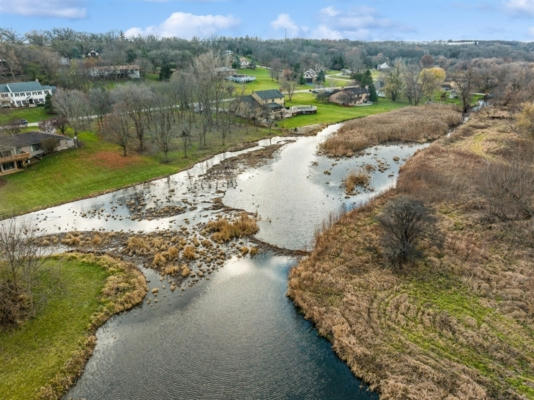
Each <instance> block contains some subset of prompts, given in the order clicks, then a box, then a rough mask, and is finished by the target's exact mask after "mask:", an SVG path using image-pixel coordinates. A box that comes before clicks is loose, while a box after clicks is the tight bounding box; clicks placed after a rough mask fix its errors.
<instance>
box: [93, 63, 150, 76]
mask: <svg viewBox="0 0 534 400" xmlns="http://www.w3.org/2000/svg"><path fill="white" fill-rule="evenodd" d="M89 76H91V78H103V79H108V78H111V79H122V78H128V79H141V70H140V68H139V65H135V64H129V65H106V66H101V67H93V68H91V69H90V70H89Z"/></svg>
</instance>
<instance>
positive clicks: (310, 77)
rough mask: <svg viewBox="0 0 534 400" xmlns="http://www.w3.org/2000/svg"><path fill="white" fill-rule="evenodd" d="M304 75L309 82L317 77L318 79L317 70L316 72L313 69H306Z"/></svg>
mask: <svg viewBox="0 0 534 400" xmlns="http://www.w3.org/2000/svg"><path fill="white" fill-rule="evenodd" d="M302 75H303V76H304V80H305V81H306V82H308V83H312V82H313V81H314V80H315V79H317V75H318V74H317V72H315V70H313V69H308V70H306V71H304V73H303V74H302Z"/></svg>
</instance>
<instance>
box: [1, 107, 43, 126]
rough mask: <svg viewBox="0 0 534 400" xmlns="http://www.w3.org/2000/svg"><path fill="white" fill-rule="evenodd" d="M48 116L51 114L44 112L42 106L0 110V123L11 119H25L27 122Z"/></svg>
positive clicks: (40, 119)
mask: <svg viewBox="0 0 534 400" xmlns="http://www.w3.org/2000/svg"><path fill="white" fill-rule="evenodd" d="M48 118H51V116H50V115H48V114H47V113H46V112H45V109H44V107H34V108H12V109H5V110H0V125H2V124H6V123H8V122H9V121H11V120H13V119H26V120H28V122H39V121H42V120H43V119H48Z"/></svg>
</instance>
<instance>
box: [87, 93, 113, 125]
mask: <svg viewBox="0 0 534 400" xmlns="http://www.w3.org/2000/svg"><path fill="white" fill-rule="evenodd" d="M88 98H89V103H90V105H91V110H92V112H93V113H94V115H96V117H97V121H98V128H99V130H100V131H102V128H103V125H104V116H105V115H106V114H108V113H109V112H111V107H112V105H113V103H112V101H111V95H110V92H109V91H107V90H106V89H104V88H101V87H99V88H91V89H90V90H89V93H88Z"/></svg>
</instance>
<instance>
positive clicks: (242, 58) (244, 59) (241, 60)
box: [239, 57, 250, 68]
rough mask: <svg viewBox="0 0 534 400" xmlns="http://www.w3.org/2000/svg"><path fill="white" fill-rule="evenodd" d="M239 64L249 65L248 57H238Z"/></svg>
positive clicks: (244, 66)
mask: <svg viewBox="0 0 534 400" xmlns="http://www.w3.org/2000/svg"><path fill="white" fill-rule="evenodd" d="M239 65H240V66H241V68H248V67H250V61H249V59H248V58H245V57H239Z"/></svg>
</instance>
